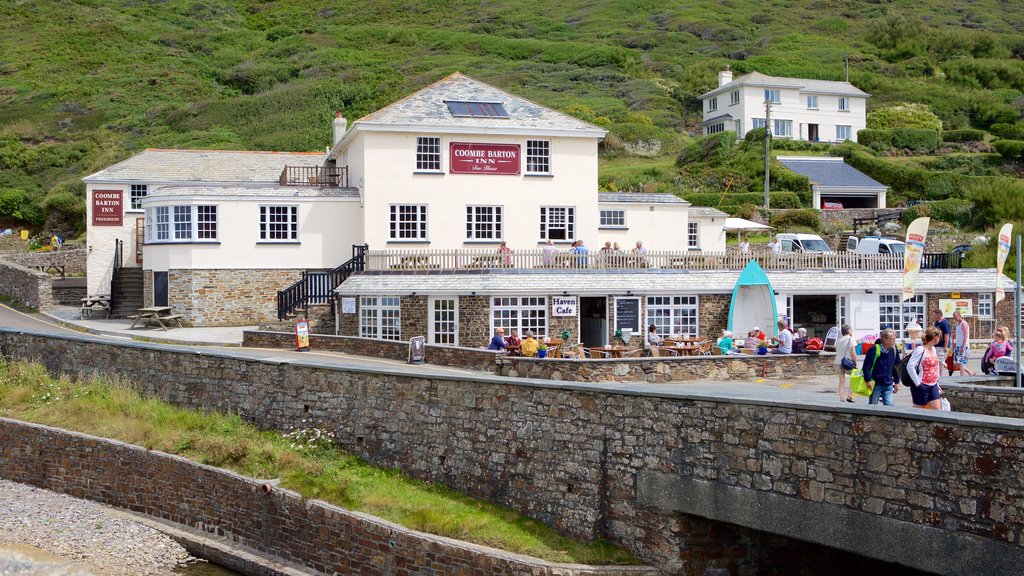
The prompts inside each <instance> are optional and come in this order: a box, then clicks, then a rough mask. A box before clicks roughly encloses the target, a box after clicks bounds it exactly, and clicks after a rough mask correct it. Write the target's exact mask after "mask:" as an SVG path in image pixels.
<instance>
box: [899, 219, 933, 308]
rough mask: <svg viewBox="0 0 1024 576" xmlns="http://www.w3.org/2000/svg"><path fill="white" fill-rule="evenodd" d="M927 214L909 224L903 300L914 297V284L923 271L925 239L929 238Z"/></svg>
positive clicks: (904, 264)
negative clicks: (919, 273) (922, 260)
mask: <svg viewBox="0 0 1024 576" xmlns="http://www.w3.org/2000/svg"><path fill="white" fill-rule="evenodd" d="M930 222H931V219H929V218H928V217H927V216H922V217H921V218H918V219H917V220H914V221H913V222H911V223H910V226H907V249H906V258H905V259H904V261H903V301H907V300H910V299H911V298H913V297H914V286H915V285H917V274H918V272H920V271H921V258H922V257H923V256H924V241H925V240H926V239H927V238H928V224H929V223H930Z"/></svg>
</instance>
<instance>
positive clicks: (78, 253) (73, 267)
mask: <svg viewBox="0 0 1024 576" xmlns="http://www.w3.org/2000/svg"><path fill="white" fill-rule="evenodd" d="M2 258H3V259H4V260H7V261H8V262H14V263H15V264H18V265H20V266H24V267H26V268H33V269H37V270H40V271H46V270H50V269H53V270H57V271H62V272H63V273H64V274H65V275H69V276H85V260H86V251H85V249H82V248H79V249H76V250H58V251H57V252H11V253H7V254H4V255H3V256H2Z"/></svg>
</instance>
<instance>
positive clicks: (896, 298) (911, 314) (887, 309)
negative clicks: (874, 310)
mask: <svg viewBox="0 0 1024 576" xmlns="http://www.w3.org/2000/svg"><path fill="white" fill-rule="evenodd" d="M902 298H903V295H902V294H879V295H878V333H879V334H881V333H882V327H883V326H892V327H893V330H896V339H897V340H907V339H909V338H910V335H909V334H908V333H907V324H910V323H911V322H917V321H918V320H923V321H924V322H925V325H927V320H926V318H927V316H926V315H925V312H927V310H928V301H927V299H926V298H925V296H924V294H916V295H914V297H913V298H911V299H910V300H907V301H906V302H903V305H902V307H903V319H902V321H900V300H901V299H902ZM897 322H899V326H894V324H896V323H897Z"/></svg>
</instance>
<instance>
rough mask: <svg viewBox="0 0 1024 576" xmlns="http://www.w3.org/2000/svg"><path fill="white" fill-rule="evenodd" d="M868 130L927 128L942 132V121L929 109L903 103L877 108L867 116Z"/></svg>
mask: <svg viewBox="0 0 1024 576" xmlns="http://www.w3.org/2000/svg"><path fill="white" fill-rule="evenodd" d="M868 128H871V129H873V130H887V129H890V128H929V129H932V130H942V120H940V119H939V117H938V116H936V115H935V114H934V113H933V112H932V110H931V108H929V107H928V106H927V105H925V104H918V103H916V102H904V103H901V104H896V105H894V106H887V107H885V108H879V109H878V110H875V111H874V112H871V113H870V114H868Z"/></svg>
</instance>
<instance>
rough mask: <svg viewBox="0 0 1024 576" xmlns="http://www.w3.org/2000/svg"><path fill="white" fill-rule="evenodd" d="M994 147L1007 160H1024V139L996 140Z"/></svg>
mask: <svg viewBox="0 0 1024 576" xmlns="http://www.w3.org/2000/svg"><path fill="white" fill-rule="evenodd" d="M992 147H993V148H995V149H996V152H999V154H1000V155H1001V156H1002V157H1003V158H1006V159H1007V160H1024V140H996V141H995V142H993V143H992Z"/></svg>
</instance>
